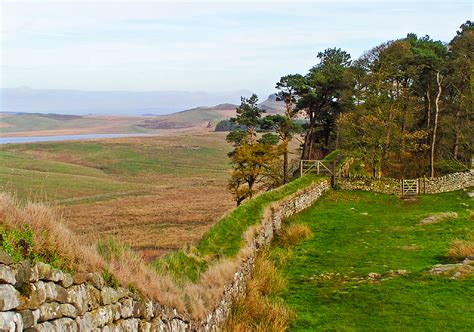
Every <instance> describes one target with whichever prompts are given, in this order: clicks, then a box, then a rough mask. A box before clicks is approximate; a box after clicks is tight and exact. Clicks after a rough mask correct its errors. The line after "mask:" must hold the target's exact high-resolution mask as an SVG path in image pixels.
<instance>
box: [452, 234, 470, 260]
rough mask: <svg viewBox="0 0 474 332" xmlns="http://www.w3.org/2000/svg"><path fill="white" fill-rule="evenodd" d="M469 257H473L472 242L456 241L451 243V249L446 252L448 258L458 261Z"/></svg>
mask: <svg viewBox="0 0 474 332" xmlns="http://www.w3.org/2000/svg"><path fill="white" fill-rule="evenodd" d="M469 256H474V241H473V240H459V239H456V240H454V241H453V242H452V243H451V247H450V248H449V251H448V257H450V258H452V259H456V260H459V259H464V258H466V257H469Z"/></svg>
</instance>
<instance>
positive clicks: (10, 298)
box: [0, 179, 330, 331]
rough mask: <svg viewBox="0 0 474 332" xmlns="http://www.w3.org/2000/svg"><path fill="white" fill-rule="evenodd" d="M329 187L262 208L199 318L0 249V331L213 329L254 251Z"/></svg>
mask: <svg viewBox="0 0 474 332" xmlns="http://www.w3.org/2000/svg"><path fill="white" fill-rule="evenodd" d="M329 189H330V180H329V179H318V180H316V181H313V182H312V183H311V184H309V185H308V186H306V187H304V188H302V189H300V190H298V191H296V192H295V193H293V194H290V195H288V196H286V197H284V198H283V199H280V200H278V201H276V202H274V203H272V204H270V205H269V206H267V207H266V208H265V209H264V213H263V216H262V218H261V219H260V223H259V224H256V225H253V226H250V227H249V228H248V229H247V230H246V231H245V234H244V239H245V240H244V245H243V246H242V247H241V249H240V250H239V252H238V254H237V256H236V257H235V258H233V259H231V260H227V263H229V261H230V264H231V268H232V269H233V273H232V278H231V280H228V279H227V281H225V282H224V287H223V289H221V290H220V292H221V293H220V294H221V295H220V297H219V300H218V301H217V303H215V305H213V306H212V308H213V309H212V310H211V311H210V312H208V313H207V314H206V315H204V317H203V318H197V317H191V316H190V315H189V314H186V313H181V312H178V310H177V309H176V308H173V307H171V306H169V305H166V304H163V303H162V302H161V301H158V300H154V299H150V298H147V297H145V296H143V295H141V294H138V293H137V292H131V291H130V290H129V289H126V288H123V287H110V285H107V282H106V280H104V278H103V275H101V274H98V273H76V274H75V275H74V276H73V275H71V274H69V273H66V272H64V271H61V270H58V269H55V268H53V267H51V266H50V265H48V264H44V263H36V264H31V263H30V262H29V261H24V262H20V263H16V264H15V263H13V261H12V260H11V258H10V257H9V256H8V255H6V254H5V253H4V252H3V251H1V252H0V263H2V264H0V272H1V273H0V276H1V278H0V295H1V298H2V299H3V301H0V330H4V329H5V330H12V331H15V330H20V331H21V330H23V329H27V328H30V327H31V328H33V329H36V330H40V331H41V330H71V331H74V330H80V331H82V330H94V329H96V328H102V329H105V330H118V331H121V330H144V331H148V330H160V331H184V330H192V331H215V330H218V329H219V328H220V327H221V326H222V325H223V324H224V322H225V321H226V320H227V318H228V316H229V314H230V310H231V307H232V305H233V303H234V301H235V300H236V299H237V298H239V297H241V296H244V295H245V291H246V283H247V280H248V278H249V276H250V274H251V273H252V271H253V268H254V264H255V258H256V255H257V253H258V252H259V251H260V250H262V249H263V248H266V247H267V246H268V245H269V244H270V243H271V241H272V239H273V237H274V236H275V234H276V233H278V232H279V231H280V229H281V227H282V221H283V220H284V219H285V218H288V217H290V216H292V215H293V214H295V213H298V212H301V211H302V210H304V209H306V208H308V207H310V206H311V205H312V204H313V203H314V202H315V201H316V200H317V199H318V198H319V197H321V195H322V194H323V193H324V192H326V191H327V190H329ZM211 269H212V268H211ZM211 281H212V280H211ZM25 290H28V291H27V292H26V293H25ZM163 295H164V296H166V294H163Z"/></svg>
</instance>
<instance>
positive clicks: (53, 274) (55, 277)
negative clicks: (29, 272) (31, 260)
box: [36, 262, 64, 282]
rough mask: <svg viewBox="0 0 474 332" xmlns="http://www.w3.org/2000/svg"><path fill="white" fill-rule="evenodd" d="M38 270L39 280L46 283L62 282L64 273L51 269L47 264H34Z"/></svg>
mask: <svg viewBox="0 0 474 332" xmlns="http://www.w3.org/2000/svg"><path fill="white" fill-rule="evenodd" d="M36 268H37V270H38V277H39V279H40V280H46V281H54V282H58V281H62V280H63V279H64V272H62V271H61V270H58V269H56V268H54V267H52V266H51V265H49V264H45V263H42V262H39V263H37V264H36Z"/></svg>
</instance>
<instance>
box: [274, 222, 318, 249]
mask: <svg viewBox="0 0 474 332" xmlns="http://www.w3.org/2000/svg"><path fill="white" fill-rule="evenodd" d="M312 236H313V232H312V231H311V228H309V226H308V225H303V224H291V225H289V226H288V227H286V228H285V229H284V230H283V232H282V233H281V236H280V239H279V240H280V243H281V245H282V246H283V247H286V248H287V247H291V246H294V245H295V244H297V243H298V242H300V241H303V240H306V239H309V238H311V237H312Z"/></svg>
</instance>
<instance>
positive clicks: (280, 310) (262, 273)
mask: <svg viewBox="0 0 474 332" xmlns="http://www.w3.org/2000/svg"><path fill="white" fill-rule="evenodd" d="M286 286H287V283H286V280H285V279H284V278H282V277H281V276H280V275H279V273H278V272H277V270H276V268H275V265H274V264H273V263H272V261H271V260H269V259H268V256H267V254H266V253H263V254H261V255H259V256H258V257H257V259H256V261H255V267H254V273H253V274H252V277H251V278H250V280H249V281H248V284H247V294H246V296H245V298H242V299H239V300H238V301H237V302H236V303H235V304H234V306H233V307H232V312H231V314H230V317H229V319H228V320H227V322H226V325H225V326H224V328H223V330H224V331H286V330H287V328H288V322H289V321H290V320H291V317H292V316H293V312H292V311H291V310H290V309H289V308H288V307H287V306H285V304H284V303H283V301H281V300H279V299H273V298H272V295H275V294H277V293H278V292H280V291H282V290H283V289H284V288H285V287H286Z"/></svg>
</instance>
